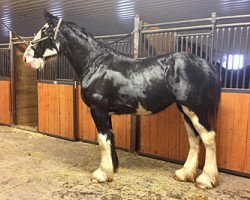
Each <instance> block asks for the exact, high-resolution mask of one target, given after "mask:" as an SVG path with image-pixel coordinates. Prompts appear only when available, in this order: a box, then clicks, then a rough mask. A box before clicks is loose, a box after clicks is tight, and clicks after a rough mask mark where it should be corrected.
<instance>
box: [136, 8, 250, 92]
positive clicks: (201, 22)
mask: <svg viewBox="0 0 250 200" xmlns="http://www.w3.org/2000/svg"><path fill="white" fill-rule="evenodd" d="M235 19H249V22H242V23H231V21H230V20H235ZM141 24H142V30H141V34H140V37H141V38H140V42H141V46H140V53H141V55H140V56H141V57H142V56H143V55H146V54H147V56H155V55H157V51H159V47H158V46H157V45H158V43H159V40H161V42H162V43H163V42H165V50H167V47H166V45H167V44H168V43H169V49H171V48H170V45H171V41H170V40H169V41H166V38H167V37H171V35H170V36H169V34H174V35H175V39H174V40H175V41H174V43H175V47H172V49H173V51H183V50H187V48H188V46H189V47H190V46H191V52H192V53H195V54H196V55H199V56H203V57H204V58H205V59H208V60H209V61H210V62H213V63H214V64H215V63H216V65H220V75H221V78H222V80H223V81H222V87H223V89H224V88H226V90H225V91H227V92H234V91H235V90H237V89H239V90H240V91H241V92H244V93H250V74H246V72H248V71H246V68H249V70H250V63H249V66H248V65H247V64H248V63H247V64H245V63H244V68H243V69H242V70H240V69H239V68H238V69H235V70H231V69H229V66H228V63H229V62H230V60H229V58H228V57H229V55H231V54H232V55H233V56H232V57H233V59H234V55H237V54H242V53H243V54H244V53H247V55H248V54H249V52H250V48H249V46H250V44H249V29H250V14H248V15H236V16H224V17H218V16H217V15H216V13H212V14H211V17H210V18H202V19H192V20H183V21H174V22H163V23H155V24H146V23H144V22H141ZM150 28H157V29H156V30H150ZM228 30H229V33H228ZM222 32H223V33H222ZM226 33H227V34H226ZM162 34H163V36H165V39H163V38H160V37H161V35H162ZM236 35H237V36H236ZM243 36H244V37H243ZM146 37H147V38H146ZM220 37H222V39H221V38H220ZM227 37H228V38H227ZM146 39H148V40H149V41H148V42H147V44H145V43H144V44H143V43H142V41H144V42H145V40H146ZM226 39H227V40H226ZM190 40H191V42H189V41H190ZM220 40H223V41H220ZM224 40H225V41H224ZM231 40H233V44H231V43H232V42H231ZM244 40H246V41H247V42H246V44H243V42H242V41H244ZM154 42H155V43H157V44H154ZM150 43H151V44H150ZM221 43H222V47H220V45H221ZM237 44H240V45H239V47H238V46H237ZM149 45H151V46H150V47H149ZM160 45H161V51H160V52H161V54H162V50H164V48H162V44H160ZM163 45H164V44H163ZM224 45H227V46H225V47H224ZM244 45H245V46H246V47H245V46H244ZM146 46H147V48H146ZM193 46H194V48H195V50H194V49H192V48H193ZM150 48H151V49H150ZM198 48H199V49H198ZM204 48H205V49H204ZM155 49H156V50H155ZM145 50H147V51H148V52H147V53H146V52H145ZM193 50H194V51H193ZM220 50H221V52H219V51H220ZM203 52H205V53H204V55H203ZM168 53H171V52H168ZM219 53H221V55H219ZM223 53H224V55H227V58H226V60H225V61H223V59H222V58H219V56H220V57H222V56H223ZM247 55H246V56H245V57H244V58H245V59H248V62H249V58H248V57H249V56H247ZM217 60H219V62H218V61H217ZM223 62H225V63H226V67H225V69H224V68H223V67H222V65H223ZM232 63H233V61H232ZM233 64H234V65H235V63H233ZM235 66H239V63H238V64H236V65H235ZM222 72H223V73H224V74H222ZM248 73H249V72H248ZM246 81H249V83H248V82H246Z"/></svg>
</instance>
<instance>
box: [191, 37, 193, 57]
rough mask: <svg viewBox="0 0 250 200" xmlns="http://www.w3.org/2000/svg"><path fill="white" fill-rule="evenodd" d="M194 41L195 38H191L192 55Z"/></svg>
mask: <svg viewBox="0 0 250 200" xmlns="http://www.w3.org/2000/svg"><path fill="white" fill-rule="evenodd" d="M193 39H194V36H191V53H193Z"/></svg>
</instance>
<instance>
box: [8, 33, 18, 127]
mask: <svg viewBox="0 0 250 200" xmlns="http://www.w3.org/2000/svg"><path fill="white" fill-rule="evenodd" d="M9 43H10V46H9V47H10V85H11V89H10V90H11V116H12V117H11V123H12V124H16V120H17V119H16V92H15V91H16V90H15V88H16V81H15V66H14V45H13V42H12V32H11V31H10V32H9Z"/></svg>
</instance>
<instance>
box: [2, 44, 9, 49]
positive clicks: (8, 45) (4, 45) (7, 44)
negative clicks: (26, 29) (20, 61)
mask: <svg viewBox="0 0 250 200" xmlns="http://www.w3.org/2000/svg"><path fill="white" fill-rule="evenodd" d="M0 46H9V43H2V44H0ZM1 49H2V48H1Z"/></svg>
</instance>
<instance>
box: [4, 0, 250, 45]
mask: <svg viewBox="0 0 250 200" xmlns="http://www.w3.org/2000/svg"><path fill="white" fill-rule="evenodd" d="M44 8H45V9H47V10H48V11H50V12H51V13H53V14H54V15H56V16H59V17H62V18H63V19H65V20H67V21H73V22H76V23H77V24H79V25H80V26H82V27H84V28H86V29H87V30H89V32H92V33H93V34H94V35H107V34H119V33H129V32H131V31H132V29H133V17H134V16H135V15H136V14H139V15H140V16H141V18H142V20H143V21H146V22H149V23H157V22H166V21H177V20H186V19H195V18H206V17H210V16H211V13H212V12H217V15H218V16H227V15H238V14H250V0H188V1H187V0H70V1H69V0H36V1H32V0H0V18H1V19H2V21H3V22H4V23H6V24H7V25H8V26H10V27H11V28H12V29H13V30H14V31H15V32H17V33H18V34H20V35H23V36H31V35H33V34H34V33H35V32H36V31H37V30H39V29H40V28H41V27H42V25H43V24H44V23H45V21H44V18H43V10H44ZM4 42H8V31H7V29H6V28H5V27H4V26H3V25H1V24H0V43H4Z"/></svg>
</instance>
